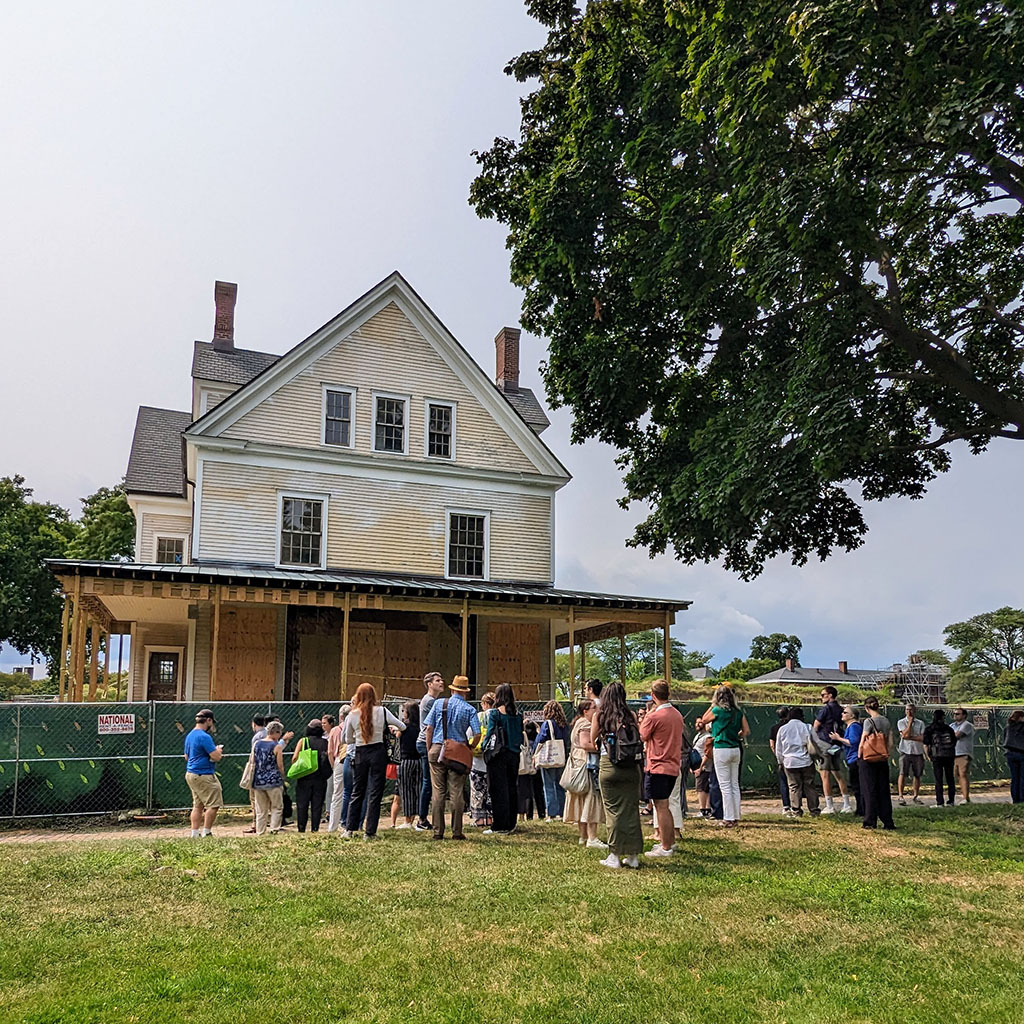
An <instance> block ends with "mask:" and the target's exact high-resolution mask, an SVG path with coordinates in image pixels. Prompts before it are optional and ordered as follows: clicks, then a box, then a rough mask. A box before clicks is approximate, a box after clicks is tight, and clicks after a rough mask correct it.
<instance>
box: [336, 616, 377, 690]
mask: <svg viewBox="0 0 1024 1024" xmlns="http://www.w3.org/2000/svg"><path fill="white" fill-rule="evenodd" d="M384 633H385V630H384V624H383V623H381V622H353V623H352V624H351V626H350V632H349V669H348V682H347V688H346V690H345V694H344V696H345V697H346V698H347V697H351V696H352V694H353V693H354V692H355V690H356V687H358V686H359V684H360V683H372V684H373V685H374V686H375V687H377V690H378V695H379V693H380V691H381V690H382V689H383V687H384V682H385V671H384V664H385V650H384Z"/></svg>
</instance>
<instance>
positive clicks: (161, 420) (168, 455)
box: [124, 405, 192, 498]
mask: <svg viewBox="0 0 1024 1024" xmlns="http://www.w3.org/2000/svg"><path fill="white" fill-rule="evenodd" d="M191 422H192V415H191V413H187V412H177V411H176V410H174V409H155V408H153V406H150V405H143V406H140V407H139V415H138V417H137V418H136V420H135V434H134V435H133V436H132V450H131V454H130V455H129V456H128V470H127V472H126V473H125V479H124V483H125V490H127V491H128V492H129V493H134V494H163V495H167V496H168V497H174V498H184V497H185V445H184V443H183V438H182V435H183V434H184V432H185V431H186V430H187V429H188V426H189V424H190V423H191Z"/></svg>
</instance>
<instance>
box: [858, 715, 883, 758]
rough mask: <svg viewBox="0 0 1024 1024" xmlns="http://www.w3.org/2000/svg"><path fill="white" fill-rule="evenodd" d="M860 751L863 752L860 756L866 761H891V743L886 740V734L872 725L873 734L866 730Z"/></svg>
mask: <svg viewBox="0 0 1024 1024" xmlns="http://www.w3.org/2000/svg"><path fill="white" fill-rule="evenodd" d="M868 721H870V719H868ZM860 749H861V751H862V753H861V755H860V756H861V759H862V760H864V761H871V762H875V763H877V762H879V761H888V760H889V742H888V740H886V738H885V733H884V732H882V731H881V730H880V729H879V728H878V727H877V726H874V725H872V731H871V732H867V731H866V730H865V732H864V737H863V739H862V740H861V747H860Z"/></svg>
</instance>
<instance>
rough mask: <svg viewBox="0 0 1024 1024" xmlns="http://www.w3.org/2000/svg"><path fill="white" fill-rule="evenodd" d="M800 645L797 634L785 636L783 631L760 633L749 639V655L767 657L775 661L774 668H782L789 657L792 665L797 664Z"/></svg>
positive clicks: (798, 662)
mask: <svg viewBox="0 0 1024 1024" xmlns="http://www.w3.org/2000/svg"><path fill="white" fill-rule="evenodd" d="M801 647H803V644H802V643H801V642H800V637H798V636H793V635H792V634H790V635H789V636H787V635H786V634H785V633H769V634H768V635H767V636H764V635H763V634H762V635H761V636H755V637H754V639H753V640H751V641H750V657H751V658H769V659H771V660H772V661H774V662H775V667H776V668H782V666H783V665H785V664H786V660H787V659H789V658H792V660H793V664H794V665H799V664H800V648H801Z"/></svg>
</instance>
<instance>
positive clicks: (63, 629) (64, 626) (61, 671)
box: [57, 593, 71, 701]
mask: <svg viewBox="0 0 1024 1024" xmlns="http://www.w3.org/2000/svg"><path fill="white" fill-rule="evenodd" d="M70 604H71V597H70V596H69V595H68V594H67V593H65V594H64V611H63V612H62V613H61V617H60V661H59V662H57V700H58V701H62V700H64V681H65V679H66V678H67V671H66V669H67V666H66V664H65V662H66V660H67V656H68V620H69V619H70V617H71V615H70V611H69V605H70Z"/></svg>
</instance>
